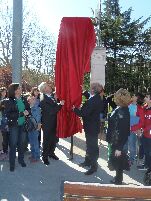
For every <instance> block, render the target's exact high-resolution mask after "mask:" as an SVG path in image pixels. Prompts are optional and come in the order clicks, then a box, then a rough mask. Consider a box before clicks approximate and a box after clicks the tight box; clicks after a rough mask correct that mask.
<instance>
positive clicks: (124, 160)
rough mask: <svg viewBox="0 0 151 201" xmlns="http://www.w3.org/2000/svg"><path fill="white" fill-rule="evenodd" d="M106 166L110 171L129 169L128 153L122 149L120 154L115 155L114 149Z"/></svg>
mask: <svg viewBox="0 0 151 201" xmlns="http://www.w3.org/2000/svg"><path fill="white" fill-rule="evenodd" d="M108 168H109V170H110V171H114V170H118V169H122V170H127V171H129V170H130V162H129V157H128V155H127V154H126V153H125V152H123V151H122V154H121V156H118V157H117V156H115V150H114V151H112V152H111V154H110V156H109V160H108Z"/></svg>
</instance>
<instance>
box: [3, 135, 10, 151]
mask: <svg viewBox="0 0 151 201" xmlns="http://www.w3.org/2000/svg"><path fill="white" fill-rule="evenodd" d="M2 136H3V142H2V147H3V152H4V153H8V145H9V132H8V131H2Z"/></svg>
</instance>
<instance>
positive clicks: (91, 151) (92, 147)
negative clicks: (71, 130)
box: [85, 133, 99, 167]
mask: <svg viewBox="0 0 151 201" xmlns="http://www.w3.org/2000/svg"><path fill="white" fill-rule="evenodd" d="M85 137H86V156H85V161H86V163H88V164H89V165H91V166H92V167H93V166H94V167H95V166H97V160H98V158H99V147H98V134H96V133H95V134H93V133H91V134H90V133H85Z"/></svg>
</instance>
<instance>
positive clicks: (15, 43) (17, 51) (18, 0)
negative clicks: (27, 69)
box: [11, 0, 22, 84]
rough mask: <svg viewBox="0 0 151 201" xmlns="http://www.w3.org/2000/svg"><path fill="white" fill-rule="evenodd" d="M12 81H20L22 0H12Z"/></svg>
mask: <svg viewBox="0 0 151 201" xmlns="http://www.w3.org/2000/svg"><path fill="white" fill-rule="evenodd" d="M12 35H13V36H12V63H11V65H12V82H17V83H20V84H21V83H22V0H13V34H12Z"/></svg>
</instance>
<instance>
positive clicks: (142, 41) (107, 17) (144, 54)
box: [100, 0, 151, 93]
mask: <svg viewBox="0 0 151 201" xmlns="http://www.w3.org/2000/svg"><path fill="white" fill-rule="evenodd" d="M104 6H105V7H104V10H103V12H102V16H101V21H100V37H101V41H102V45H103V46H104V47H105V48H106V51H107V64H106V86H105V88H106V92H107V93H112V92H114V91H116V90H117V89H119V88H120V87H125V88H128V89H129V90H133V89H134V88H135V89H136V90H143V88H146V89H147V88H148V87H149V86H150V84H149V82H148V80H149V78H150V77H151V74H150V72H151V70H150V68H151V28H148V29H146V30H145V25H146V24H147V23H148V22H149V20H150V17H148V18H147V19H145V20H143V21H142V17H140V18H139V19H137V20H131V14H132V8H129V9H128V10H126V11H124V12H122V11H121V7H120V5H119V0H105V3H104Z"/></svg>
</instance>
